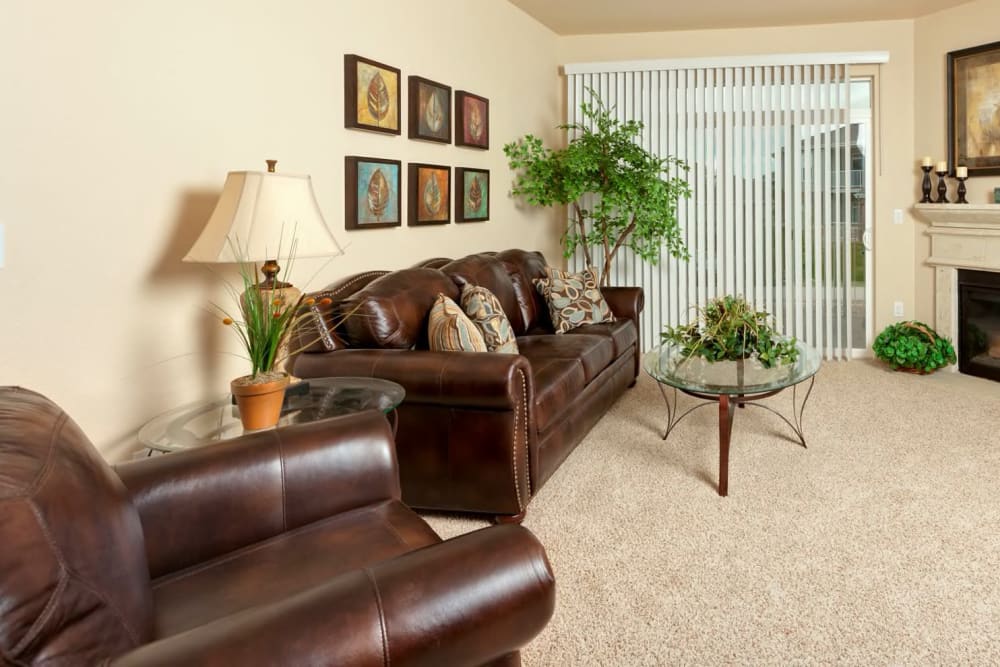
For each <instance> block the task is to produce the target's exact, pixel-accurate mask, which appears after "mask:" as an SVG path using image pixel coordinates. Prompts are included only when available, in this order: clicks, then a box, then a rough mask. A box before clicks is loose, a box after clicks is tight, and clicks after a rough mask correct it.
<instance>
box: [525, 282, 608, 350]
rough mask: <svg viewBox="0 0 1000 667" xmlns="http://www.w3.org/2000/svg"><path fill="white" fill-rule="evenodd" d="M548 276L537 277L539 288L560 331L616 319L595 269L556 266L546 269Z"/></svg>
mask: <svg viewBox="0 0 1000 667" xmlns="http://www.w3.org/2000/svg"><path fill="white" fill-rule="evenodd" d="M545 273H546V275H547V277H546V278H536V279H535V280H534V281H533V282H534V284H535V288H536V289H537V290H538V291H539V292H540V293H541V294H542V296H544V297H545V302H546V303H547V304H548V305H549V314H550V315H551V316H552V326H553V327H554V328H555V331H556V333H557V334H561V333H566V332H567V331H570V330H571V329H575V328H577V327H579V326H582V325H584V324H600V323H601V322H614V321H615V316H614V315H613V314H612V313H611V307H610V306H609V305H608V302H607V301H605V299H604V295H603V294H601V290H600V288H599V287H598V286H597V278H596V276H595V275H594V269H592V268H591V267H589V266H588V267H587V268H586V269H584V270H583V271H581V272H580V273H568V272H566V271H560V270H559V269H554V268H552V267H547V268H546V269H545Z"/></svg>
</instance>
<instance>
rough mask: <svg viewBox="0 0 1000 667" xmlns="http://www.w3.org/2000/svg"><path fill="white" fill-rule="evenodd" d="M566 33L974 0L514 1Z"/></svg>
mask: <svg viewBox="0 0 1000 667" xmlns="http://www.w3.org/2000/svg"><path fill="white" fill-rule="evenodd" d="M510 2H511V3H512V4H514V5H516V6H518V7H520V8H521V9H523V10H524V11H525V12H527V13H528V14H529V15H531V16H533V17H534V18H535V19H537V20H538V21H540V22H541V23H543V24H545V25H546V26H548V27H549V28H551V29H552V30H553V31H555V32H556V33H558V34H560V35H586V34H601V33H612V32H657V31H666V30H698V29H702V28H754V27H761V26H788V25H810V24H816V23H850V22H853V21H881V20H887V19H910V18H916V17H918V16H923V15H924V14H931V13H933V12H937V11H941V10H944V9H948V8H949V7H955V6H957V5H963V4H965V3H967V2H971V0H510Z"/></svg>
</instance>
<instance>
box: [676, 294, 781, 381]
mask: <svg viewBox="0 0 1000 667" xmlns="http://www.w3.org/2000/svg"><path fill="white" fill-rule="evenodd" d="M770 321H771V318H770V315H768V314H767V313H766V312H764V311H758V310H754V308H753V306H751V305H750V304H749V303H747V301H746V299H744V298H743V297H739V296H722V297H719V298H717V299H712V300H711V301H709V302H708V304H707V305H706V306H705V307H704V308H702V309H699V313H698V317H696V318H695V319H694V320H693V321H691V322H689V323H688V324H682V325H679V326H676V327H667V328H666V330H665V331H663V332H662V333H661V334H660V338H661V339H662V340H663V341H664V342H668V343H673V344H674V345H677V346H678V347H679V348H680V349H681V351H682V353H683V354H684V355H685V356H687V357H695V356H697V357H702V358H704V359H706V360H707V361H736V360H740V359H751V358H755V359H757V360H758V361H759V362H760V364H761V366H763V367H764V368H773V367H775V366H781V365H784V364H791V363H794V362H795V361H796V360H798V358H799V350H798V348H797V347H796V345H795V343H796V340H795V338H785V337H783V336H781V335H779V334H778V333H777V332H776V331H775V330H774V328H773V327H772V326H771V325H770V324H769V322H770Z"/></svg>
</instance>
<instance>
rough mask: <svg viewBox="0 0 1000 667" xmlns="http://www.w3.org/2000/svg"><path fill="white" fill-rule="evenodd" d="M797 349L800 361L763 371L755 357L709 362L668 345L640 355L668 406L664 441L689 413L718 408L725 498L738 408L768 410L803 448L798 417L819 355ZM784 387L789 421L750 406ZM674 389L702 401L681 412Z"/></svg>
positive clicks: (721, 485)
mask: <svg viewBox="0 0 1000 667" xmlns="http://www.w3.org/2000/svg"><path fill="white" fill-rule="evenodd" d="M796 348H797V349H798V351H799V358H798V360H797V361H796V362H795V363H793V364H787V365H783V366H776V367H774V368H764V367H763V366H762V365H761V364H760V363H759V362H758V361H757V360H755V359H744V360H740V361H715V362H710V361H707V360H705V359H703V358H701V357H689V356H687V355H686V354H685V353H684V352H683V351H682V350H681V348H679V347H677V346H675V345H673V344H669V343H664V344H663V345H660V346H659V347H656V348H654V349H652V350H650V351H649V352H647V353H646V354H645V355H644V356H643V368H644V369H645V371H646V373H648V374H649V375H650V376H651V377H652V378H653V379H655V380H656V381H657V383H658V386H659V387H660V393H661V394H662V395H663V401H664V402H665V403H666V404H667V428H666V430H665V431H664V433H663V439H664V440H666V439H667V436H668V435H670V432H671V431H672V430H673V429H674V427H675V426H677V424H678V423H679V422H680V421H681V420H682V419H684V417H686V416H688V415H689V414H691V412H692V411H694V410H696V409H697V408H700V407H704V406H706V405H715V404H718V406H719V495H720V496H725V495H728V494H729V443H730V439H731V436H732V432H733V416H734V414H735V411H736V410H735V408H736V407H737V406H739V407H741V408H743V407H746V406H747V405H753V406H755V407H759V408H764V409H765V410H769V411H770V412H773V413H774V414H776V415H778V416H779V417H781V419H783V420H784V422H785V423H786V424H788V425H789V426H790V427H791V428H792V430H793V431H795V435H796V436H797V437H798V442H799V444H801V445H802V446H803V447H805V446H806V439H805V435H804V433H803V431H802V414H803V412H804V411H805V407H806V402H807V401H808V400H809V394H810V393H812V388H813V383H814V382H815V381H816V372H817V371H818V370H819V365H820V361H821V359H820V355H819V352H818V351H816V350H814V349H813V348H811V347H808V346H806V345H803V344H802V343H796ZM806 380H809V387H808V389H807V390H806V392H805V396H804V397H803V399H802V402H801V404H800V403H799V402H798V385H799V384H800V383H802V382H805V381H806ZM667 387H670V388H672V389H673V401H672V402H671V400H670V399H669V398H668V397H667V391H666V388H667ZM788 387H792V388H793V389H792V419H793V420H794V422H793V421H791V420H789V419H788V418H787V417H785V416H784V415H782V414H781V413H779V412H778V411H777V410H775V409H773V408H771V407H770V406H767V405H763V404H761V403H755V401H759V400H761V399H764V398H768V397H770V396H774V395H775V394H778V393H780V392H781V391H783V390H784V389H787V388H788ZM678 391H681V392H684V393H685V394H688V395H690V396H694V397H696V398H703V399H706V400H705V401H703V402H701V403H698V404H697V405H695V406H692V407H690V408H688V409H687V410H686V411H685V412H683V413H682V412H680V410H679V409H678V405H677V392H678Z"/></svg>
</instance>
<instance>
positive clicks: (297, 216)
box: [184, 171, 343, 263]
mask: <svg viewBox="0 0 1000 667" xmlns="http://www.w3.org/2000/svg"><path fill="white" fill-rule="evenodd" d="M293 240H294V241H295V242H296V244H297V245H296V248H295V252H294V257H295V258H300V257H329V256H332V255H340V254H342V253H343V249H342V248H341V247H340V244H339V243H337V240H336V239H335V238H334V237H333V233H332V232H331V231H330V229H329V228H328V227H327V226H326V221H325V220H323V214H322V213H320V210H319V205H318V204H317V203H316V195H315V193H314V192H313V188H312V180H311V179H310V178H309V176H301V175H292V174H278V173H274V172H261V171H231V172H229V175H228V176H226V184H225V185H224V186H223V188H222V195H221V196H220V197H219V201H218V203H217V204H216V205H215V210H214V211H212V216H211V217H210V218H209V219H208V223H207V224H206V225H205V229H203V230H202V232H201V236H199V237H198V240H197V241H195V242H194V245H193V246H191V250H189V251H188V253H187V255H185V256H184V261H185V262H232V263H236V262H240V261H241V260H242V261H250V262H262V261H266V260H280V259H287V258H288V256H289V255H291V254H292V241H293ZM279 251H280V252H279ZM279 255H280V256H279Z"/></svg>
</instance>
